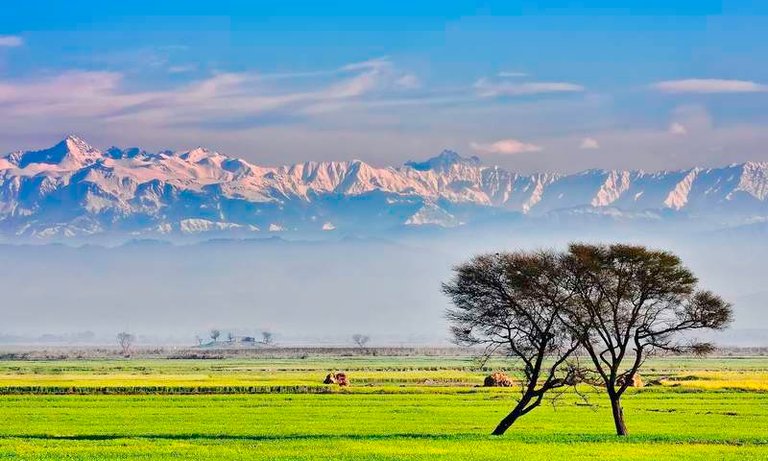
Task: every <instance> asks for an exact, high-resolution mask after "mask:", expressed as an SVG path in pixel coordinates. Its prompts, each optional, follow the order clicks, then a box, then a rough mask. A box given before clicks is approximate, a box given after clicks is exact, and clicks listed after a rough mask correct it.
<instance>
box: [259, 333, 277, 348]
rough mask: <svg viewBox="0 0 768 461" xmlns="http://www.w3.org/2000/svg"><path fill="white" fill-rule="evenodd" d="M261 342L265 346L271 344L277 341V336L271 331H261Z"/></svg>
mask: <svg viewBox="0 0 768 461" xmlns="http://www.w3.org/2000/svg"><path fill="white" fill-rule="evenodd" d="M261 343H262V344H264V345H265V346H271V345H272V344H274V343H275V338H274V336H273V335H272V332H270V331H262V332H261Z"/></svg>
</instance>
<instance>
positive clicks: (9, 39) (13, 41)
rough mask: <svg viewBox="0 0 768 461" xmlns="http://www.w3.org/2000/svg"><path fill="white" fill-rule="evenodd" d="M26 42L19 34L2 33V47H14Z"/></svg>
mask: <svg viewBox="0 0 768 461" xmlns="http://www.w3.org/2000/svg"><path fill="white" fill-rule="evenodd" d="M23 44H24V39H22V38H21V37H19V36H18V35H0V47H6V48H13V47H17V46H21V45H23Z"/></svg>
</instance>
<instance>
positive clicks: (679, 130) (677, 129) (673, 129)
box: [667, 122, 688, 136]
mask: <svg viewBox="0 0 768 461" xmlns="http://www.w3.org/2000/svg"><path fill="white" fill-rule="evenodd" d="M667 131H668V132H669V134H673V135H676V136H685V135H687V134H688V128H686V127H685V125H683V124H682V123H679V122H672V123H670V124H669V129H668V130H667Z"/></svg>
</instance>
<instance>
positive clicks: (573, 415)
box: [0, 357, 768, 460]
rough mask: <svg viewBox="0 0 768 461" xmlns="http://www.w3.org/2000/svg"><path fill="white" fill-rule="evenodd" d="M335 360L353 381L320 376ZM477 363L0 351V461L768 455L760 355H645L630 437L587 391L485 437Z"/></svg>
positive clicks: (483, 391)
mask: <svg viewBox="0 0 768 461" xmlns="http://www.w3.org/2000/svg"><path fill="white" fill-rule="evenodd" d="M503 366H504V364H503V362H496V363H491V364H489V365H488V368H489V369H500V368H503ZM333 369H336V370H344V371H346V372H348V373H349V375H350V377H351V379H352V386H350V387H349V388H347V389H339V388H337V387H329V386H324V385H322V384H320V382H321V380H322V378H323V377H324V374H325V373H326V372H327V371H329V370H333ZM485 374H487V371H483V370H478V369H477V368H476V364H475V363H474V362H472V360H470V359H466V358H430V357H340V358H332V357H331V358H329V357H323V358H306V359H228V360H102V361H100V360H88V361H77V360H72V361H6V362H0V394H2V395H0V418H2V421H3V423H2V424H0V459H24V460H27V459H29V460H41V459H62V458H64V459H82V460H92V459H205V460H207V459H210V460H213V459H216V460H220V459H228V460H229V459H355V460H357V459H402V458H407V459H500V458H506V459H555V458H564V457H569V456H570V457H575V458H574V459H613V460H615V459H640V458H646V459H761V460H762V459H768V358H743V359H737V358H728V359H705V360H702V359H685V358H668V359H657V360H654V361H651V362H649V363H647V364H646V366H645V368H644V370H643V376H644V377H645V378H646V379H647V380H650V379H651V378H657V379H660V380H661V383H662V384H661V385H658V386H652V387H646V388H642V389H632V390H630V391H629V393H628V395H627V396H626V397H625V399H624V406H625V412H626V415H627V422H628V424H629V429H630V432H631V435H630V436H629V437H627V438H626V439H618V438H617V437H616V436H614V435H613V426H612V421H611V419H610V409H609V407H608V405H607V402H606V401H605V400H604V399H603V397H602V396H601V395H600V394H596V393H590V395H589V401H590V403H591V404H592V405H584V403H583V402H582V401H581V399H580V398H579V397H578V396H577V395H575V394H574V393H566V394H564V395H562V396H561V398H560V399H559V401H558V403H557V405H556V406H552V405H550V404H546V405H544V406H542V407H541V408H539V409H537V410H535V411H534V412H533V413H531V414H530V415H528V416H526V417H524V418H523V419H521V420H520V421H519V423H518V424H516V425H515V426H513V427H512V429H511V430H510V431H509V432H508V433H507V435H505V436H503V437H492V436H489V435H488V433H489V432H490V430H491V429H492V428H493V427H494V426H495V424H496V423H497V422H498V420H499V419H500V418H501V417H502V416H503V415H504V414H505V413H506V412H507V411H508V410H509V409H510V408H511V406H512V405H513V402H514V397H515V390H514V389H487V388H481V387H476V386H477V385H478V384H479V383H481V382H482V377H483V376H484V375H485ZM267 391H268V392H270V393H264V392H267ZM179 392H180V393H188V394H193V395H177V394H176V393H179Z"/></svg>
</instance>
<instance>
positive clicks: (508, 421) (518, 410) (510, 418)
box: [491, 397, 531, 435]
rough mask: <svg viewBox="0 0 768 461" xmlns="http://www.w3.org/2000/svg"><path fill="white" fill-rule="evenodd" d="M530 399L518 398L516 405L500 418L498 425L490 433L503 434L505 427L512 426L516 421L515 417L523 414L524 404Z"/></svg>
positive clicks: (505, 430)
mask: <svg viewBox="0 0 768 461" xmlns="http://www.w3.org/2000/svg"><path fill="white" fill-rule="evenodd" d="M530 401H531V398H530V397H523V398H522V399H520V401H519V402H517V405H515V408H514V409H513V410H512V412H511V413H510V414H508V415H507V416H505V417H504V419H502V420H501V422H500V423H499V425H498V426H496V429H494V430H493V432H492V433H491V434H492V435H504V433H505V432H507V429H509V428H510V426H512V424H514V423H515V421H517V418H519V417H521V416H522V415H523V410H525V407H526V405H528V403H529V402H530Z"/></svg>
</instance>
